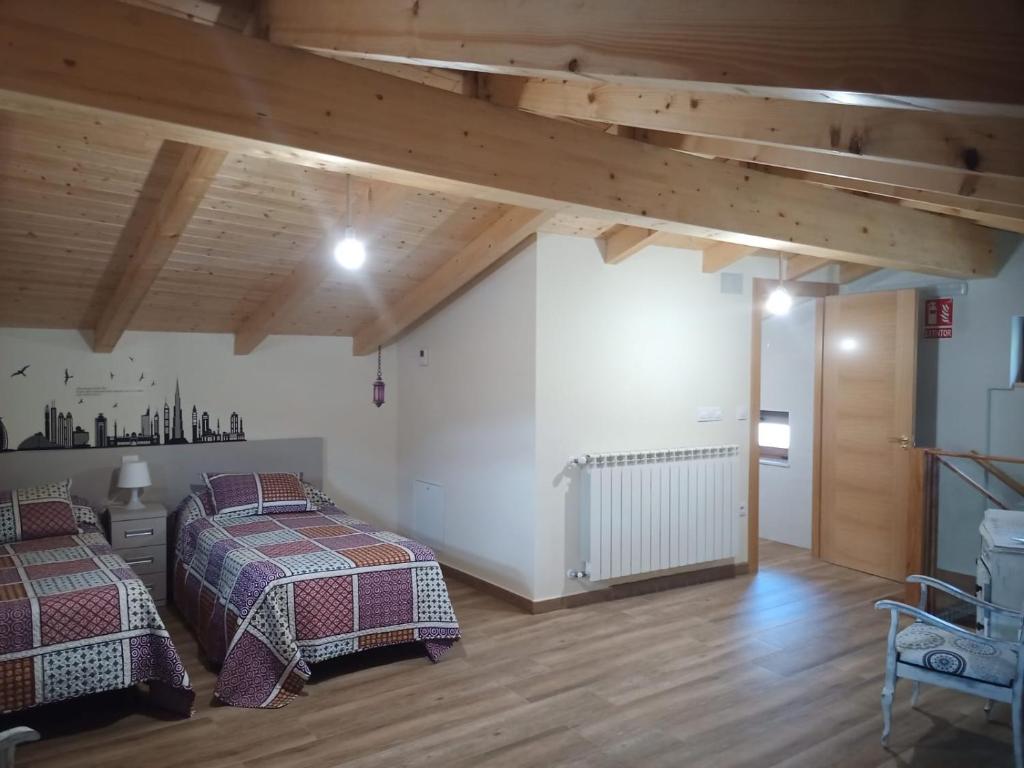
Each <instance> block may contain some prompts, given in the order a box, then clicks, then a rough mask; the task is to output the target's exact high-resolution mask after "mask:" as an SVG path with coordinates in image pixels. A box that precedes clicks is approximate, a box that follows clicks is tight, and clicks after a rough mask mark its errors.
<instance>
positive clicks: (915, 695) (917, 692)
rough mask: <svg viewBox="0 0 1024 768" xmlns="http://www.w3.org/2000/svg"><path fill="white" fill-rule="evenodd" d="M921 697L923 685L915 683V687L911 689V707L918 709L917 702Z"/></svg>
mask: <svg viewBox="0 0 1024 768" xmlns="http://www.w3.org/2000/svg"><path fill="white" fill-rule="evenodd" d="M920 697H921V683H919V682H918V681H917V680H915V681H914V687H913V688H912V689H911V694H910V706H912V707H914V708H917V700H918V699H919V698H920Z"/></svg>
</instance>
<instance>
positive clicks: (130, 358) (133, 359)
mask: <svg viewBox="0 0 1024 768" xmlns="http://www.w3.org/2000/svg"><path fill="white" fill-rule="evenodd" d="M128 359H129V360H131V361H132V362H133V363H134V362H135V358H134V357H132V356H131V355H128Z"/></svg>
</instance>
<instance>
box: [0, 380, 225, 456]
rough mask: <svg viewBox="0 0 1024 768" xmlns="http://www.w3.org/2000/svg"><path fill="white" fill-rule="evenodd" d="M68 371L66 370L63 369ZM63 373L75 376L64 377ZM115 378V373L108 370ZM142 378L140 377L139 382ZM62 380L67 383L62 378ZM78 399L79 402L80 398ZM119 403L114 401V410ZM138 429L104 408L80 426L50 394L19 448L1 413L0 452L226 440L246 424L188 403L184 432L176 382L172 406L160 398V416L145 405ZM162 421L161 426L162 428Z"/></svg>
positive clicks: (154, 409) (178, 388)
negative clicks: (224, 422)
mask: <svg viewBox="0 0 1024 768" xmlns="http://www.w3.org/2000/svg"><path fill="white" fill-rule="evenodd" d="M65 375H66V376H67V371H66V370H65ZM67 378H73V377H71V376H67ZM111 378H113V375H111ZM141 380H142V379H141V378H140V381H141ZM65 383H66V382H65ZM77 404H78V405H79V406H80V405H83V404H84V401H83V400H82V399H81V398H79V399H78V400H77ZM117 407H118V403H114V405H113V409H116V408H117ZM137 418H138V419H139V422H138V424H139V426H138V429H135V430H130V427H128V426H125V425H123V423H119V422H118V419H117V415H114V414H113V413H112V415H111V416H107V415H106V414H105V413H104V412H103V411H100V412H99V413H97V414H96V416H95V417H94V418H93V421H92V425H91V426H92V428H93V431H92V433H90V432H89V430H87V429H84V428H83V427H82V426H81V423H78V424H76V423H75V418H74V415H73V414H72V411H71V409H70V408H68V410H67V411H61V410H60V409H59V408H58V407H57V401H56V400H55V399H51V400H50V402H48V403H46V404H44V406H43V409H42V421H43V428H42V429H41V430H40V431H38V432H35V433H34V434H31V435H29V436H28V437H26V438H25V439H24V440H22V441H21V442H20V443H18V445H17V447H16V448H15V447H14V443H13V442H12V441H11V438H10V435H9V434H8V432H7V427H6V426H5V424H4V421H3V413H0V452H8V451H15V450H17V451H43V450H63V449H71V450H75V449H84V448H122V447H126V446H140V445H187V444H190V443H191V444H199V443H203V444H205V443H230V442H242V441H244V440H245V425H244V422H243V420H242V417H241V416H239V414H238V412H237V411H232V412H231V414H230V416H229V417H228V428H227V429H223V430H222V429H221V423H220V419H219V418H217V419H216V420H215V421H213V426H211V418H210V414H209V412H208V411H202V412H201V413H200V411H199V408H198V406H196V405H193V406H192V414H191V439H188V437H187V436H186V433H185V418H184V412H183V409H182V406H181V386H180V382H179V381H177V380H176V381H175V383H174V399H173V405H172V404H170V403H168V402H167V400H164V404H163V412H162V418H161V411H160V407H159V406H157V407H155V408H154V407H153V406H146V410H145V412H144V413H142V414H140V415H139V416H138V417H137ZM161 426H162V427H163V431H162V432H161Z"/></svg>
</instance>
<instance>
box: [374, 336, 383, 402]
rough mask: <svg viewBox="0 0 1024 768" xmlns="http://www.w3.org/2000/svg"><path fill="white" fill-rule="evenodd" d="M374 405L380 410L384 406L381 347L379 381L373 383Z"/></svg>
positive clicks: (378, 367)
mask: <svg viewBox="0 0 1024 768" xmlns="http://www.w3.org/2000/svg"><path fill="white" fill-rule="evenodd" d="M373 404H374V405H376V406H377V407H378V408H380V407H381V406H382V405H384V379H382V378H381V371H380V347H377V380H376V381H375V382H373Z"/></svg>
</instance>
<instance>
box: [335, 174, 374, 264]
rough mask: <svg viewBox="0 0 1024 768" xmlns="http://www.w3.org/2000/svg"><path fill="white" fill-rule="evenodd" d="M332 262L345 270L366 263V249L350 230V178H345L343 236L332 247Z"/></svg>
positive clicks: (349, 176)
mask: <svg viewBox="0 0 1024 768" xmlns="http://www.w3.org/2000/svg"><path fill="white" fill-rule="evenodd" d="M334 260H335V261H336V262H338V264H340V265H341V266H343V267H344V268H345V269H349V270H353V269H359V268H360V267H361V266H363V263H364V262H365V261H366V247H365V246H364V245H363V241H362V240H360V239H359V238H357V237H356V235H355V231H354V230H353V229H352V176H351V174H349V175H348V176H346V177H345V236H344V237H343V238H341V240H339V241H338V244H337V245H335V246H334Z"/></svg>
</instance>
